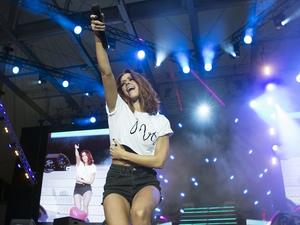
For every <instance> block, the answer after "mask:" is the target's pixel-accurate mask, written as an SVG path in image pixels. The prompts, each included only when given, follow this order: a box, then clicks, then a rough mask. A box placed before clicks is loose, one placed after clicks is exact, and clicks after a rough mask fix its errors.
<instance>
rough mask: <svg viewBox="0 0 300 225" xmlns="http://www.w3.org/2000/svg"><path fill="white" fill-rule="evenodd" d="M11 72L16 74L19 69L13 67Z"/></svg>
mask: <svg viewBox="0 0 300 225" xmlns="http://www.w3.org/2000/svg"><path fill="white" fill-rule="evenodd" d="M12 72H13V74H18V73H19V72H20V68H19V67H18V66H14V67H13V68H12Z"/></svg>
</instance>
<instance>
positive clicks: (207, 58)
mask: <svg viewBox="0 0 300 225" xmlns="http://www.w3.org/2000/svg"><path fill="white" fill-rule="evenodd" d="M202 56H203V61H204V69H205V71H207V72H209V71H211V70H212V62H213V60H214V57H215V52H214V50H213V47H212V46H206V47H204V48H203V51H202Z"/></svg>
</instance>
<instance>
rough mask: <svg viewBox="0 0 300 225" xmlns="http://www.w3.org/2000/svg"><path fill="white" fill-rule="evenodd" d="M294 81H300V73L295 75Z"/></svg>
mask: <svg viewBox="0 0 300 225" xmlns="http://www.w3.org/2000/svg"><path fill="white" fill-rule="evenodd" d="M296 81H297V82H298V83H300V73H299V74H298V75H297V76H296Z"/></svg>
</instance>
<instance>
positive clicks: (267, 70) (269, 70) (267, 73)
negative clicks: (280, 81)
mask: <svg viewBox="0 0 300 225" xmlns="http://www.w3.org/2000/svg"><path fill="white" fill-rule="evenodd" d="M262 72H263V75H265V76H270V75H271V74H272V73H273V69H272V67H271V66H270V65H264V66H263V69H262Z"/></svg>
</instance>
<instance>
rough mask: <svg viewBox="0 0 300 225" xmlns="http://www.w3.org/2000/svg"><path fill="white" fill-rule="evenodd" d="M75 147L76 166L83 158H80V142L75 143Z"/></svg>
mask: <svg viewBox="0 0 300 225" xmlns="http://www.w3.org/2000/svg"><path fill="white" fill-rule="evenodd" d="M74 149H75V157H76V166H79V164H80V162H81V159H80V154H79V151H78V149H79V144H75V145H74Z"/></svg>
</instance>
